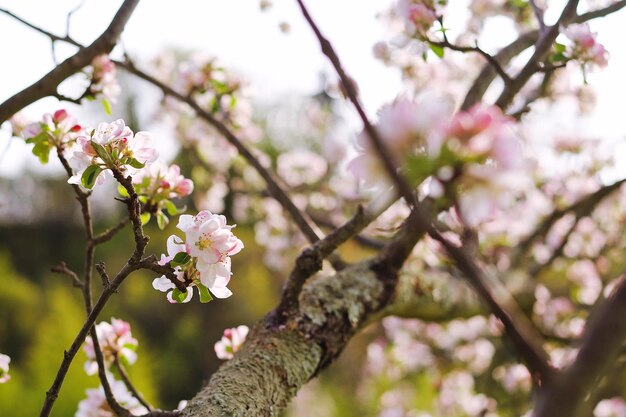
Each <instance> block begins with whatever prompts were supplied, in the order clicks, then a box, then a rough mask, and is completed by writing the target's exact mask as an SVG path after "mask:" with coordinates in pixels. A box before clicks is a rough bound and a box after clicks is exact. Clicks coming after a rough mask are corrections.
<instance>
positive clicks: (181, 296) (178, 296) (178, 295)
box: [172, 288, 189, 303]
mask: <svg viewBox="0 0 626 417" xmlns="http://www.w3.org/2000/svg"><path fill="white" fill-rule="evenodd" d="M187 291H189V290H187ZM187 291H185V292H182V291H181V290H179V289H178V288H175V289H174V291H172V299H173V300H174V301H176V302H178V303H182V302H183V301H185V298H187Z"/></svg>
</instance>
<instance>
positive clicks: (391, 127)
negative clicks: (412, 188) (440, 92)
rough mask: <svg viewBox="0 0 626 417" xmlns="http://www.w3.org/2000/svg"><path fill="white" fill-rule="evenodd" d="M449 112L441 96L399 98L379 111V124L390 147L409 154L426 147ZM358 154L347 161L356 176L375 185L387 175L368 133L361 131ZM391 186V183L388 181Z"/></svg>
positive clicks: (396, 153)
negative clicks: (434, 97)
mask: <svg viewBox="0 0 626 417" xmlns="http://www.w3.org/2000/svg"><path fill="white" fill-rule="evenodd" d="M449 114H450V106H449V104H448V103H447V102H446V101H445V100H441V98H437V99H433V97H430V96H428V95H423V96H420V97H419V98H418V100H416V101H413V100H411V99H409V98H408V97H399V98H397V99H396V100H395V101H394V102H393V103H391V104H388V105H385V106H383V107H382V108H381V109H380V111H379V120H378V124H377V126H376V128H377V130H378V133H379V134H380V137H381V139H382V140H383V141H384V143H385V145H386V146H387V148H388V149H389V150H390V151H391V152H392V153H393V154H394V155H395V156H397V157H407V156H409V155H411V154H413V153H415V152H416V151H419V150H420V149H421V150H423V149H424V147H425V146H426V143H427V140H428V138H429V136H430V135H432V132H434V131H435V130H436V129H437V127H438V126H439V125H441V124H442V123H443V122H444V121H445V120H446V119H447V117H448V115H449ZM357 149H358V151H359V155H358V156H357V157H356V158H354V159H353V160H352V161H350V163H349V164H348V170H350V171H351V172H352V173H353V174H354V176H355V177H357V178H358V179H360V180H362V181H363V182H364V184H365V186H366V187H369V188H372V187H376V186H378V185H380V184H381V181H384V180H385V179H387V178H388V175H387V173H386V171H385V167H384V165H383V164H382V162H381V160H380V157H379V155H378V154H377V152H376V149H375V148H374V145H373V144H372V142H371V140H370V138H369V136H368V134H367V133H366V132H365V131H362V132H361V133H360V134H359V136H358V137H357ZM385 185H388V184H385Z"/></svg>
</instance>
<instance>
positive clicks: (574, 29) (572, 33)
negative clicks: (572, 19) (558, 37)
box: [563, 23, 609, 68]
mask: <svg viewBox="0 0 626 417" xmlns="http://www.w3.org/2000/svg"><path fill="white" fill-rule="evenodd" d="M563 33H564V34H565V36H567V37H568V38H569V39H570V40H571V41H572V42H573V45H571V46H570V47H569V48H568V51H567V54H568V56H570V57H571V58H573V59H577V60H579V61H580V62H582V63H583V64H584V63H592V64H595V65H597V66H599V67H601V68H604V67H606V66H607V64H608V59H609V53H608V52H607V50H606V49H605V48H604V46H603V45H602V44H601V43H599V42H598V41H597V40H596V36H597V34H596V33H594V32H591V29H590V28H589V24H587V23H581V24H571V25H568V26H567V27H566V28H565V29H564V30H563Z"/></svg>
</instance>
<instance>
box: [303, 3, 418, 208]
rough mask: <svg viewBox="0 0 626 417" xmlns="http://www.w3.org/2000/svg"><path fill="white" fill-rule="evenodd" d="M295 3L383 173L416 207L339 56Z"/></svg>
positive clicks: (305, 12)
mask: <svg viewBox="0 0 626 417" xmlns="http://www.w3.org/2000/svg"><path fill="white" fill-rule="evenodd" d="M296 1H297V2H298V5H299V6H300V10H301V11H302V15H303V16H304V19H305V20H306V21H307V22H308V24H309V26H311V29H312V30H313V33H315V36H316V37H317V40H318V41H319V44H320V47H321V49H322V53H323V54H324V55H326V57H328V59H329V60H330V62H331V64H332V65H333V67H334V68H335V71H336V72H337V74H338V75H339V79H340V80H341V84H342V85H343V88H344V90H345V92H346V95H347V96H348V99H349V100H350V102H352V104H353V105H354V107H355V109H356V111H357V113H358V114H359V117H360V118H361V121H362V122H363V127H364V128H365V131H366V132H367V135H368V136H369V138H370V141H371V143H372V145H373V146H374V149H375V150H376V152H377V153H378V155H379V156H380V159H381V161H382V162H383V165H384V167H385V171H387V175H388V176H389V178H390V179H391V180H392V181H393V183H394V184H395V186H396V187H398V191H399V194H400V195H401V196H402V197H404V198H405V199H406V201H407V203H408V204H409V205H411V206H417V200H416V199H415V195H414V194H413V191H412V190H411V187H410V186H409V184H408V183H407V182H406V180H405V179H404V178H403V177H402V176H401V175H398V171H397V167H398V165H397V163H396V161H395V158H394V156H393V155H392V154H391V153H390V152H389V150H388V149H387V147H386V146H385V144H384V143H383V141H382V139H381V138H380V135H379V134H378V131H377V130H376V128H375V127H374V125H372V123H371V122H370V120H369V119H368V117H367V115H366V114H365V110H363V106H361V102H360V101H359V96H358V91H357V90H356V88H355V86H354V82H353V81H352V78H351V77H349V76H348V74H347V73H346V71H345V70H344V69H343V66H342V65H341V61H340V60H339V56H338V55H337V54H336V53H335V50H334V48H333V46H332V44H331V43H330V42H329V41H328V39H326V38H325V37H324V35H323V34H322V32H321V31H320V29H319V28H318V27H317V24H316V23H315V21H314V20H313V18H312V17H311V15H310V14H309V11H308V10H307V8H306V6H305V5H304V2H303V0H296Z"/></svg>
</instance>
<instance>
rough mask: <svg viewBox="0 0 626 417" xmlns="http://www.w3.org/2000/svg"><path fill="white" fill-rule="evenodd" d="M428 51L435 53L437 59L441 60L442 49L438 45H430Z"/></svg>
mask: <svg viewBox="0 0 626 417" xmlns="http://www.w3.org/2000/svg"><path fill="white" fill-rule="evenodd" d="M430 50H431V51H433V52H434V53H435V55H437V56H438V57H439V58H443V54H444V49H443V47H442V46H439V45H430Z"/></svg>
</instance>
